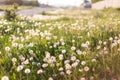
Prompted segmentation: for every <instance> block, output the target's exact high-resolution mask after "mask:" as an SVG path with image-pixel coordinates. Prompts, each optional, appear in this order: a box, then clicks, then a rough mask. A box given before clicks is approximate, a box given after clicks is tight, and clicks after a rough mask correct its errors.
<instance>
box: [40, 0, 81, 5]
mask: <svg viewBox="0 0 120 80" xmlns="http://www.w3.org/2000/svg"><path fill="white" fill-rule="evenodd" d="M38 1H39V2H40V3H45V4H46V3H48V4H49V5H53V6H80V4H81V3H82V2H83V0H38Z"/></svg>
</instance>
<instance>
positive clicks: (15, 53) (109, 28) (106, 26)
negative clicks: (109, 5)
mask: <svg viewBox="0 0 120 80" xmlns="http://www.w3.org/2000/svg"><path fill="white" fill-rule="evenodd" d="M88 12H89V14H88V13H85V11H80V13H75V14H68V15H66V14H65V17H63V18H60V19H57V20H47V21H44V20H43V21H39V20H38V21H35V20H29V19H27V18H22V17H21V18H20V19H17V20H15V21H6V20H4V19H1V20H0V52H1V53H0V79H1V78H3V76H7V77H9V79H10V80H48V79H49V80H51V79H50V78H51V77H52V78H53V80H83V78H85V79H86V80H114V79H116V80H119V79H120V77H119V76H120V69H119V68H120V14H119V11H117V10H114V9H106V10H105V9H104V10H101V11H88ZM68 13H70V12H68ZM71 16H72V17H71ZM21 66H22V67H23V69H22V68H21V70H20V67H21ZM18 68H19V69H18ZM29 69H30V72H29ZM62 69H63V70H62ZM40 72H41V73H40ZM38 73H39V74H38Z"/></svg>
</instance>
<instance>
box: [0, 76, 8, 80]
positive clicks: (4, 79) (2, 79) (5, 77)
mask: <svg viewBox="0 0 120 80" xmlns="http://www.w3.org/2000/svg"><path fill="white" fill-rule="evenodd" d="M1 80H9V78H8V76H3V77H2V78H1Z"/></svg>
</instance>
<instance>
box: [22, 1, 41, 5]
mask: <svg viewBox="0 0 120 80" xmlns="http://www.w3.org/2000/svg"><path fill="white" fill-rule="evenodd" d="M22 1H23V5H32V6H39V2H38V0H22Z"/></svg>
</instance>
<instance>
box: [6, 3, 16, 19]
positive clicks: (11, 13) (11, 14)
mask: <svg viewBox="0 0 120 80" xmlns="http://www.w3.org/2000/svg"><path fill="white" fill-rule="evenodd" d="M17 7H18V5H17V4H13V5H12V8H11V9H6V10H5V19H7V20H9V21H11V20H15V19H16V16H17V15H16V11H17Z"/></svg>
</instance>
